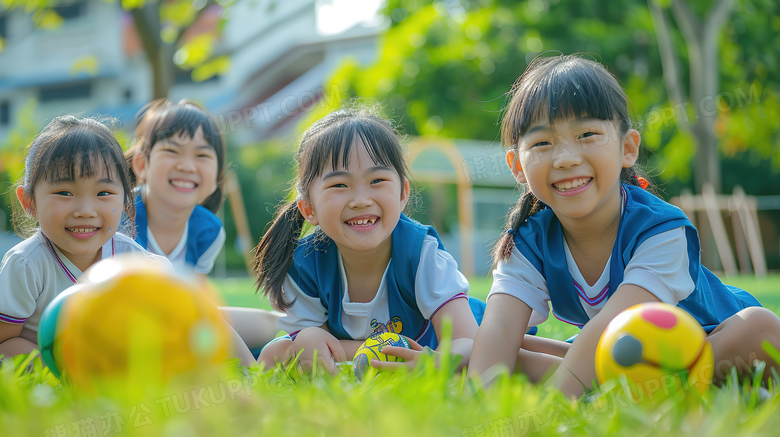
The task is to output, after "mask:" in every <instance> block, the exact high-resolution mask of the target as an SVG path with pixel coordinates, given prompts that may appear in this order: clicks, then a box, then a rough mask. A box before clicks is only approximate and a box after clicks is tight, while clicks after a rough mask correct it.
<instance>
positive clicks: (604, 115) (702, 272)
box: [469, 56, 780, 396]
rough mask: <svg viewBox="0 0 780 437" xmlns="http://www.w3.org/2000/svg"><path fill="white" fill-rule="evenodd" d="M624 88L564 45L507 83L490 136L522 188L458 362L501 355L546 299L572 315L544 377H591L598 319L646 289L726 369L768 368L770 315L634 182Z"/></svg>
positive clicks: (634, 141) (779, 339) (683, 223)
mask: <svg viewBox="0 0 780 437" xmlns="http://www.w3.org/2000/svg"><path fill="white" fill-rule="evenodd" d="M627 100H628V99H627V97H626V95H625V93H624V92H623V90H622V89H621V87H620V85H619V84H618V82H617V80H616V79H615V77H614V76H612V75H611V74H610V73H609V72H607V70H606V69H605V68H604V67H602V66H601V65H600V64H598V63H596V62H593V61H589V60H586V59H582V58H579V57H576V56H558V57H550V58H538V59H536V60H535V61H534V62H532V64H531V65H529V67H528V69H527V70H526V71H525V73H523V75H522V76H521V77H520V78H519V79H518V81H517V83H516V84H515V86H514V87H513V88H512V91H511V101H510V103H509V106H508V108H507V111H506V113H505V115H504V118H503V122H502V125H501V136H502V141H503V143H504V144H505V145H506V146H507V147H508V148H509V150H508V151H507V153H506V161H507V165H508V166H509V168H510V169H511V171H512V174H513V175H514V177H515V179H517V181H518V182H519V183H521V184H527V186H528V188H527V190H526V192H525V194H524V195H523V196H522V198H521V199H520V200H519V201H518V204H517V206H516V207H515V208H514V209H513V210H512V212H511V213H510V216H509V220H508V221H507V225H506V232H505V234H504V235H503V236H502V237H501V238H500V239H499V242H498V243H497V245H496V248H495V251H494V255H495V258H494V259H495V266H494V267H495V269H494V271H493V278H494V281H493V286H492V289H491V292H490V295H489V298H488V303H487V310H486V313H485V318H484V321H483V323H482V325H481V327H480V329H479V332H478V334H477V337H476V340H475V346H474V352H473V355H474V359H472V365H471V368H470V369H469V371H470V374H471V375H480V374H483V373H484V372H485V371H486V370H487V369H489V368H490V367H492V366H494V365H497V364H498V365H500V366H507V367H509V368H510V369H511V368H515V359H516V354H515V353H514V351H515V350H517V348H519V347H521V346H522V345H523V335H522V333H523V332H525V330H526V329H527V327H528V326H529V324H530V325H538V324H539V323H541V322H543V321H544V320H545V319H547V317H548V314H549V313H550V311H552V314H553V316H554V317H556V318H558V319H560V320H562V321H564V322H566V323H570V324H573V325H575V326H579V327H581V328H582V331H581V333H580V334H579V335H578V336H577V338H576V340H574V343H573V344H572V346H571V348H570V349H569V350H568V352H567V353H566V355H565V358H564V360H563V362H562V363H561V365H560V366H559V367H558V368H557V370H556V371H555V373H554V374H553V375H552V377H551V379H550V382H551V383H552V384H553V385H555V386H556V387H558V388H560V389H561V390H562V391H563V392H564V393H566V394H568V395H572V396H578V395H580V394H582V392H583V385H582V384H586V385H587V386H589V385H590V383H591V381H593V380H594V379H595V370H594V368H595V365H594V357H595V351H596V344H597V343H598V340H599V337H600V336H601V334H602V332H603V331H604V330H605V328H606V327H607V324H608V323H609V322H610V321H611V320H612V319H613V318H614V317H615V316H616V315H617V314H619V313H620V312H622V311H623V310H625V309H627V308H628V307H630V306H632V305H635V304H638V303H642V302H658V301H660V302H664V303H667V304H671V305H678V306H680V307H681V308H683V309H685V310H686V311H688V312H689V313H690V314H691V315H693V317H695V318H696V319H697V320H698V321H699V323H700V324H701V326H702V328H703V329H704V330H705V331H706V332H707V334H708V337H707V338H708V340H709V341H710V343H711V344H712V348H713V352H714V355H715V363H716V369H718V368H719V366H720V364H723V363H726V364H729V367H730V366H734V365H735V363H743V364H742V365H741V367H739V368H738V369H737V370H738V371H739V372H740V373H742V372H746V371H749V370H750V369H749V368H746V366H748V365H749V364H747V365H746V364H744V363H751V364H752V362H753V359H754V358H758V359H760V360H764V361H766V362H767V364H768V365H769V366H775V367H777V364H778V363H776V362H775V361H774V360H773V359H772V358H771V357H770V356H769V355H768V354H767V352H766V351H765V350H764V349H763V348H762V346H761V343H762V341H764V340H767V341H769V342H770V343H771V344H772V345H774V346H775V347H777V346H780V319H778V317H777V316H776V315H775V314H774V313H772V312H771V311H769V310H766V309H764V308H761V306H760V305H759V303H758V301H757V300H756V299H755V298H754V297H753V296H751V295H750V294H749V293H747V292H746V291H744V290H740V289H738V288H736V287H732V286H728V285H724V284H723V283H722V282H721V281H720V280H719V279H718V278H717V277H716V276H715V275H714V274H712V273H711V272H710V271H709V270H707V269H706V268H705V267H704V266H703V265H701V263H700V261H699V239H698V234H697V232H696V229H695V228H694V227H693V225H692V224H691V223H690V221H688V219H687V218H686V216H685V214H684V213H683V212H682V211H680V210H679V209H678V208H676V207H674V206H672V205H670V204H668V203H666V202H664V201H663V200H661V199H659V198H658V197H656V196H654V195H653V194H652V193H650V192H648V191H646V190H645V188H646V187H647V181H646V179H644V178H642V177H641V176H639V175H638V174H637V169H636V167H635V163H636V160H637V157H638V155H639V143H640V135H639V133H638V132H637V131H636V130H634V129H632V128H631V120H630V118H629V116H628V109H627ZM550 306H552V308H550ZM778 370H780V368H778ZM727 373H728V372H726V374H727ZM742 374H744V373H742ZM764 374H765V375H768V374H769V372H768V371H767V372H765V373H764ZM716 376H718V375H716Z"/></svg>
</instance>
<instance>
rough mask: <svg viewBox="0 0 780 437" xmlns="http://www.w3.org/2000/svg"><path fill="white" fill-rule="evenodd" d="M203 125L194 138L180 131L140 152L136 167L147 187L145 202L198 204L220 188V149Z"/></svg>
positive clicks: (172, 204)
mask: <svg viewBox="0 0 780 437" xmlns="http://www.w3.org/2000/svg"><path fill="white" fill-rule="evenodd" d="M202 129H203V128H201V127H199V128H198V130H197V131H195V133H194V135H193V137H192V138H189V137H188V136H186V134H182V133H178V134H176V135H173V136H171V137H169V138H166V139H164V140H160V141H158V142H157V143H155V145H154V146H152V149H151V151H150V154H149V157H148V158H147V157H145V156H143V155H137V157H136V158H134V164H133V165H134V170H135V171H136V173H137V174H138V175H139V178H140V179H142V180H143V181H144V182H145V184H146V188H145V191H144V195H145V198H144V202H147V201H151V202H152V204H155V205H165V206H169V207H174V208H177V209H179V208H180V209H185V210H186V209H188V208H194V207H195V206H196V205H198V204H200V203H202V202H203V201H204V200H206V199H207V198H208V197H209V196H211V194H212V193H214V191H215V190H216V189H217V152H216V151H215V150H214V148H213V147H212V146H211V145H210V144H209V143H208V142H206V140H205V139H204V137H203V130H202Z"/></svg>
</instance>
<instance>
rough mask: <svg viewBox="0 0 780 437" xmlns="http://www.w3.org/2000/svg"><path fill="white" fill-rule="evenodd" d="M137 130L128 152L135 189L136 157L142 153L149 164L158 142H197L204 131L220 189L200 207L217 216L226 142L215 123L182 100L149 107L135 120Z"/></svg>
mask: <svg viewBox="0 0 780 437" xmlns="http://www.w3.org/2000/svg"><path fill="white" fill-rule="evenodd" d="M135 118H136V123H137V125H138V126H137V127H136V129H135V136H134V138H135V142H134V143H133V146H132V147H130V149H128V150H127V152H125V158H126V159H127V163H128V167H129V168H130V179H131V182H132V184H133V185H137V184H138V183H139V181H137V180H136V175H135V173H134V172H133V166H132V161H133V156H134V155H135V154H136V153H143V154H144V155H145V156H146V159H147V160H148V159H149V157H150V156H151V153H152V148H153V147H154V145H155V144H157V142H158V141H161V140H165V139H168V138H170V137H172V136H175V135H182V136H186V137H188V138H195V133H196V132H197V131H198V128H201V129H202V130H201V132H202V133H203V139H204V140H205V141H206V142H207V143H208V144H209V145H210V146H211V147H213V148H214V151H215V152H216V154H217V189H216V191H214V193H212V194H211V195H210V196H209V197H208V198H207V199H206V200H204V201H203V202H201V205H202V206H204V207H206V208H207V209H208V210H209V211H211V212H213V213H215V214H216V212H217V211H219V208H220V206H222V200H223V199H222V197H223V193H222V190H223V187H222V185H223V182H224V178H225V142H224V140H223V138H222V132H221V131H220V130H219V126H218V125H217V123H216V122H215V121H214V118H213V117H212V116H211V115H210V114H209V113H208V111H206V110H205V109H204V108H203V107H201V106H200V105H198V104H197V103H194V102H190V101H187V100H180V101H179V102H178V103H174V102H173V101H171V100H168V99H157V100H154V101H152V102H150V103H148V104H146V105H145V106H144V107H143V108H141V110H140V111H138V114H136V116H135Z"/></svg>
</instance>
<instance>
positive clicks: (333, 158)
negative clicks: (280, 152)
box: [301, 119, 409, 187]
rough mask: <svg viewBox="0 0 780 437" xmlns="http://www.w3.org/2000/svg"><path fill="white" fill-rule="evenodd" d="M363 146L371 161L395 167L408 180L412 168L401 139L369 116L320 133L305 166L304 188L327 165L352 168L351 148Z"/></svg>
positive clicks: (303, 170) (303, 172) (303, 174)
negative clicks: (407, 160) (307, 164)
mask: <svg viewBox="0 0 780 437" xmlns="http://www.w3.org/2000/svg"><path fill="white" fill-rule="evenodd" d="M358 144H359V145H362V146H363V147H364V148H365V150H366V152H367V153H368V156H369V157H370V158H371V160H372V161H373V162H374V163H375V164H377V165H382V166H385V167H388V168H392V169H394V170H395V171H396V172H398V174H399V175H400V176H401V177H402V178H403V179H407V178H408V174H409V170H408V168H407V165H406V161H405V160H404V158H403V156H402V155H401V153H400V149H401V147H400V142H399V140H398V137H396V136H395V134H394V133H393V132H392V131H390V130H388V129H387V128H386V127H385V126H383V125H379V124H378V123H375V122H373V121H372V120H368V119H350V120H344V121H343V122H341V123H338V124H336V125H333V126H331V127H330V128H329V129H325V130H324V131H322V132H320V133H319V135H318V136H317V138H316V139H314V141H313V142H312V145H311V147H310V151H309V153H310V157H309V159H307V160H306V161H307V162H311V163H313V165H312V166H311V167H310V168H305V169H302V173H301V179H302V182H303V186H304V187H308V186H309V185H310V184H311V182H312V181H314V179H315V178H316V177H318V176H320V175H321V174H322V173H323V172H324V171H325V170H326V169H327V168H328V166H332V167H333V168H336V167H337V164H338V163H340V164H341V167H343V168H344V169H346V170H349V158H350V156H351V152H352V147H353V146H355V145H358Z"/></svg>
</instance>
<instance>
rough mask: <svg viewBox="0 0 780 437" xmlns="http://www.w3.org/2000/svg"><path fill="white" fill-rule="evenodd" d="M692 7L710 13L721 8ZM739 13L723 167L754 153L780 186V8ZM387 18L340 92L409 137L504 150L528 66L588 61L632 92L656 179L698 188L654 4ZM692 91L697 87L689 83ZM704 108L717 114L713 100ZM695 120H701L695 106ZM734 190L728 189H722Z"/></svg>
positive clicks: (727, 69)
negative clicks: (372, 51) (550, 59)
mask: <svg viewBox="0 0 780 437" xmlns="http://www.w3.org/2000/svg"><path fill="white" fill-rule="evenodd" d="M661 3H663V4H666V3H668V2H661ZM689 3H691V4H693V7H694V10H695V11H696V12H697V13H700V14H701V15H703V14H704V11H705V10H706V9H707V8H708V7H711V5H712V3H713V2H692V1H689ZM464 5H465V6H464ZM667 6H668V5H667ZM732 9H733V10H732V14H731V16H730V17H729V20H728V21H727V24H726V26H725V29H724V31H723V32H722V35H721V36H720V44H721V46H720V50H721V57H720V64H721V65H720V67H721V74H720V84H721V85H720V89H721V90H723V93H722V95H719V96H712V97H713V100H716V103H718V104H719V106H718V107H717V109H718V111H719V118H718V122H717V123H716V127H715V128H716V133H717V134H718V135H719V136H720V137H721V139H722V141H721V143H720V144H721V150H722V153H723V155H724V157H725V158H731V157H734V156H735V155H737V154H739V153H746V152H748V151H749V153H756V154H757V155H756V159H759V160H772V163H773V165H772V167H771V170H770V172H771V173H770V174H768V175H765V176H766V177H768V178H771V180H772V181H773V182H772V183H771V184H770V185H775V184H777V183H780V164H778V163H780V158H778V157H779V156H780V117H778V116H777V115H779V114H778V108H779V107H778V104H777V96H778V95H780V73H778V71H780V69H779V68H777V67H778V65H777V63H778V60H777V57H776V56H775V53H776V50H775V47H777V46H778V44H780V39H779V38H780V32H779V31H778V30H780V18H778V15H779V14H780V5H779V4H778V3H777V2H772V1H770V0H761V1H750V2H749V1H743V2H736V3H735V4H734V5H733V8H732ZM385 14H386V15H387V16H388V17H389V19H390V20H391V26H390V29H389V30H388V31H387V32H386V34H385V35H384V36H383V38H382V43H381V50H382V51H381V56H380V58H379V60H378V61H377V62H376V63H375V64H373V65H369V66H367V67H365V68H360V67H358V66H356V65H355V63H354V62H350V61H347V62H345V63H344V65H343V66H342V68H341V69H340V70H339V71H338V72H336V73H335V74H334V75H333V77H332V79H331V82H330V84H331V85H337V86H338V87H339V89H340V90H341V92H342V96H354V95H358V96H364V97H371V98H375V99H377V100H380V101H382V102H384V103H385V105H386V106H387V108H388V115H389V116H392V117H394V118H396V119H399V120H401V123H402V124H403V128H404V129H405V132H406V133H408V134H411V135H438V136H445V137H453V138H475V139H483V140H489V141H497V140H498V132H499V128H498V125H497V124H498V122H499V120H500V113H501V108H502V107H503V105H504V104H505V102H506V99H505V93H506V92H507V91H509V89H510V87H511V85H512V83H514V81H515V80H516V79H517V77H518V76H519V75H520V74H521V73H522V72H523V70H524V69H525V68H526V66H527V65H528V62H529V61H530V60H531V59H532V58H533V57H535V56H536V55H537V54H538V53H540V52H544V51H548V50H552V51H560V52H562V53H564V54H570V53H582V54H583V56H586V57H589V58H592V59H595V60H597V61H599V62H601V63H602V64H604V65H605V66H606V67H607V69H608V70H609V71H611V72H612V73H614V74H615V75H616V76H617V77H618V79H619V81H620V82H621V84H622V85H623V86H624V87H625V88H626V92H627V94H628V96H629V99H630V100H631V105H630V108H629V109H630V110H631V111H632V114H633V115H632V116H633V118H634V120H635V121H636V123H637V127H638V128H640V132H641V133H642V136H643V141H644V144H645V145H646V146H647V148H646V150H645V152H644V155H643V161H642V162H643V163H644V164H645V166H646V167H647V169H648V170H649V171H650V174H651V175H652V176H653V177H654V178H655V179H657V182H658V183H662V184H668V188H669V189H668V190H666V191H667V194H668V195H670V196H671V195H675V194H677V193H678V192H679V190H680V189H681V188H682V187H683V186H688V187H692V186H693V185H692V184H693V179H692V177H691V175H692V172H691V162H692V158H693V156H694V154H695V153H696V151H695V146H694V143H693V140H692V138H691V137H690V136H688V135H685V134H683V133H682V132H681V130H680V129H678V128H677V120H676V119H675V117H674V113H675V111H676V110H677V111H683V110H684V109H682V108H680V109H675V108H674V107H672V106H671V105H670V103H669V98H668V96H667V94H666V91H665V84H664V81H663V71H662V69H661V60H660V54H659V51H658V46H657V40H656V36H655V33H654V32H655V30H654V28H653V23H652V20H651V18H650V14H649V11H648V8H647V2H646V1H644V0H618V1H613V2H610V4H609V7H608V8H607V7H604V4H603V2H598V1H593V0H588V1H581V0H547V1H542V0H529V1H514V0H472V1H460V2H450V1H448V2H443V1H434V2H429V1H418V0H391V1H389V2H388V5H387V7H386V9H385ZM670 37H671V41H672V44H673V45H674V47H675V49H676V51H677V53H678V55H679V56H680V58H681V59H680V63H679V67H680V76H681V77H683V78H687V77H689V76H688V74H689V72H688V59H687V56H688V55H687V53H688V52H687V47H686V45H685V42H684V40H683V38H682V36H681V35H680V33H679V31H678V30H676V28H674V29H673V32H672V35H670ZM683 86H684V88H686V89H687V87H688V86H689V83H688V81H687V80H683ZM751 87H753V88H751ZM756 89H757V90H758V94H756V93H755V92H754V90H756ZM740 95H741V96H743V98H742V99H741V100H740V97H739V96H740ZM751 96H752V97H751ZM690 103H691V105H698V104H699V102H690ZM705 104H706V105H709V106H707V107H708V108H711V106H712V104H713V102H709V103H706V102H705ZM687 112H688V113H690V114H689V115H690V118H689V120H691V119H692V117H693V114H692V107H691V106H689V107H688V108H687ZM754 150H755V152H753V151H754ZM724 161H725V160H724ZM754 161H755V159H754ZM731 167H732V169H733V170H734V171H737V172H738V174H739V175H740V177H739V179H740V180H741V182H740V183H741V185H742V186H743V187H744V188H745V189H746V191H747V192H748V193H757V192H759V191H760V190H762V189H763V186H765V185H766V180H761V181H759V180H758V179H757V178H750V177H749V176H750V175H752V174H754V171H755V170H754V167H753V166H751V165H740V166H738V168H734V167H735V166H734V165H732V166H731ZM724 174H725V171H724ZM732 189H733V185H728V184H727V183H724V185H723V190H724V192H730V191H731V190H732Z"/></svg>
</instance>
